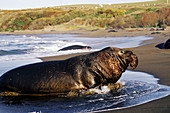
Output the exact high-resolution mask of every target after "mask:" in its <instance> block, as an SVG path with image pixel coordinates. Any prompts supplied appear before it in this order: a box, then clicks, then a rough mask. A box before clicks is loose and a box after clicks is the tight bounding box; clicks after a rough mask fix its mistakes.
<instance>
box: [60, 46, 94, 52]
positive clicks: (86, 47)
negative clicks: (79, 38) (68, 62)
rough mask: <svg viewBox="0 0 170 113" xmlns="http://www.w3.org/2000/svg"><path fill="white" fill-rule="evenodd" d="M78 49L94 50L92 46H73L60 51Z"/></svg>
mask: <svg viewBox="0 0 170 113" xmlns="http://www.w3.org/2000/svg"><path fill="white" fill-rule="evenodd" d="M76 49H92V48H91V47H90V46H81V45H72V46H68V47H64V48H62V49H60V50H58V51H67V50H76Z"/></svg>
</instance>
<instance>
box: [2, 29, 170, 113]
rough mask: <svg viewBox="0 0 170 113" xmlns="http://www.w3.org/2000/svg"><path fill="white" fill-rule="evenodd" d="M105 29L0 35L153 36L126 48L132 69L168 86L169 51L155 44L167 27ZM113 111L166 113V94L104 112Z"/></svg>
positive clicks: (168, 33)
mask: <svg viewBox="0 0 170 113" xmlns="http://www.w3.org/2000/svg"><path fill="white" fill-rule="evenodd" d="M108 31H109V30H105V29H99V30H98V29H95V30H86V29H78V30H65V31H62V30H61V31H57V30H46V31H44V30H39V31H21V32H19V31H18V32H17V31H16V32H0V34H44V33H51V34H55V33H68V34H70V33H71V34H80V37H116V36H120V37H131V36H149V37H154V39H151V40H147V41H144V42H143V43H142V44H141V45H142V46H140V47H136V48H130V49H131V50H132V51H133V52H134V53H135V54H136V55H137V56H138V58H139V65H138V67H137V68H136V69H135V71H141V72H146V73H149V74H152V75H154V76H155V77H156V78H159V79H160V80H159V83H160V84H163V85H169V86H170V77H169V76H170V74H169V73H170V65H169V64H170V50H168V49H167V50H165V49H160V48H158V47H156V46H158V45H159V44H161V43H164V42H165V41H166V40H167V39H169V38H170V28H167V29H166V31H150V30H149V29H148V28H142V29H139V28H138V29H135V28H134V29H125V30H115V31H116V32H108ZM82 54H87V53H79V54H71V55H62V56H51V57H43V58H41V59H42V60H43V61H51V60H63V59H67V58H69V57H73V56H76V55H82ZM107 112H113V113H146V112H147V113H169V112H170V96H168V97H165V98H162V99H159V100H154V101H152V102H149V103H146V104H143V105H139V106H136V107H131V108H127V109H122V110H115V111H107Z"/></svg>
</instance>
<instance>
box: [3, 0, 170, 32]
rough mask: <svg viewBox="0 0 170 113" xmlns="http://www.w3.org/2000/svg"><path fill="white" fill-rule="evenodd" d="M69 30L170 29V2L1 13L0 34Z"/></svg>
mask: <svg viewBox="0 0 170 113" xmlns="http://www.w3.org/2000/svg"><path fill="white" fill-rule="evenodd" d="M62 24H64V25H66V26H67V27H68V26H69V28H74V29H75V28H108V27H112V28H136V27H166V26H170V5H169V4H167V0H157V1H152V2H143V3H131V4H112V5H111V4H110V5H98V4H93V5H71V6H60V7H48V8H38V9H23V10H0V31H15V30H39V29H44V28H46V27H51V26H56V25H62Z"/></svg>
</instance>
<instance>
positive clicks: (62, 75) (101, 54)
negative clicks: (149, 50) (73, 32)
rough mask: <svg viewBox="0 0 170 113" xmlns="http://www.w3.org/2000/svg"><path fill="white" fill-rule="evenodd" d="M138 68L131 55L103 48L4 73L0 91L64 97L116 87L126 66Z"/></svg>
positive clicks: (135, 58) (135, 60)
mask: <svg viewBox="0 0 170 113" xmlns="http://www.w3.org/2000/svg"><path fill="white" fill-rule="evenodd" d="M129 65H130V66H131V67H132V69H134V68H136V67H137V65H138V58H137V56H136V55H135V54H133V53H132V52H131V51H125V50H122V49H119V48H114V47H107V48H105V49H102V50H100V51H97V52H93V53H90V54H87V55H81V56H76V57H72V58H69V59H66V60H62V61H49V62H41V63H35V64H30V65H25V66H22V67H18V68H15V69H13V70H11V71H8V72H7V73H5V74H4V75H2V77H1V78H0V89H1V90H3V91H15V92H20V93H31V94H43V93H46V94H47V93H63V92H64V93H65V92H69V91H71V90H82V89H85V90H86V89H89V88H93V87H96V86H99V85H101V84H102V85H104V84H108V83H116V82H117V81H118V80H119V78H120V77H121V75H122V73H123V72H124V71H125V70H126V69H127V67H128V66H129Z"/></svg>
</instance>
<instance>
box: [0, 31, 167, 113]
mask: <svg viewBox="0 0 170 113" xmlns="http://www.w3.org/2000/svg"><path fill="white" fill-rule="evenodd" d="M148 39H152V37H145V36H139V37H103V38H87V37H81V38H80V37H77V35H70V34H43V35H0V75H2V74H3V73H5V72H7V71H9V70H11V69H13V68H15V67H18V66H21V65H25V64H30V63H36V62H42V61H41V60H39V59H37V57H44V56H54V55H63V54H72V53H78V52H89V51H96V50H100V49H102V48H105V47H109V46H112V47H119V48H130V47H137V46H139V45H140V44H141V42H142V41H144V40H148ZM70 45H85V46H91V47H92V49H91V50H70V51H60V52H58V50H59V49H61V48H63V47H67V46H70ZM119 82H121V83H122V84H123V88H122V89H119V90H118V91H116V92H108V88H107V87H103V88H102V89H95V90H96V94H94V95H85V96H79V97H62V98H61V97H60V98H58V97H0V112H8V113H16V112H17V113H27V112H42V113H48V112H52V113H63V112H64V113H72V112H100V111H108V110H116V109H123V108H127V107H131V106H136V105H139V104H143V103H146V102H149V101H152V100H155V99H159V98H162V97H165V96H168V95H169V94H170V87H169V86H164V85H160V84H158V79H157V78H154V77H153V76H152V75H149V74H147V73H143V72H132V71H126V72H125V73H123V75H122V77H121V79H120V80H119ZM100 90H101V91H100ZM97 91H98V93H97Z"/></svg>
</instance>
